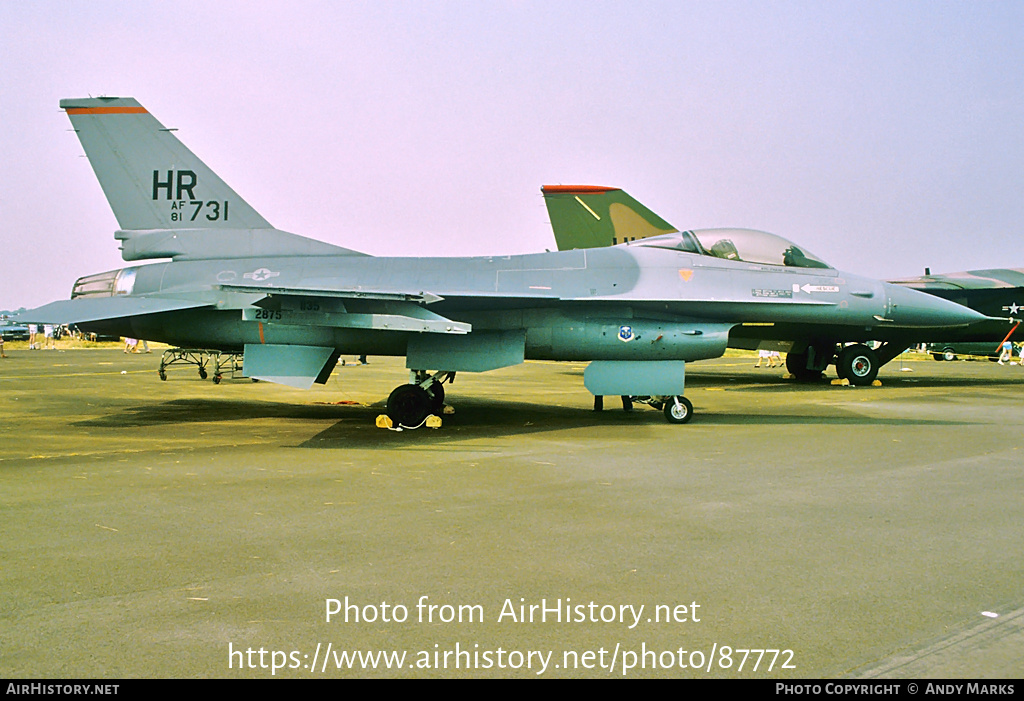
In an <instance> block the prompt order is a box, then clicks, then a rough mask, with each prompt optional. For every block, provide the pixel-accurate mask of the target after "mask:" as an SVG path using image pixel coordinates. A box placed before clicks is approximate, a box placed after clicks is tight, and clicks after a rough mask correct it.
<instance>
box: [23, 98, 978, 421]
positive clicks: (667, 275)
mask: <svg viewBox="0 0 1024 701" xmlns="http://www.w3.org/2000/svg"><path fill="white" fill-rule="evenodd" d="M61 107H62V108H64V109H65V110H66V112H67V114H68V116H69V118H70V119H71V122H72V125H73V126H74V129H75V131H76V132H77V134H78V136H79V138H80V140H81V142H82V145H83V147H84V148H85V152H86V155H87V156H88V158H89V160H90V162H91V164H92V166H93V169H94V170H95V172H96V175H97V177H98V178H99V181H100V184H101V186H102V188H103V191H104V193H105V194H106V196H107V199H108V200H109V202H110V205H111V207H112V209H113V210H114V214H115V216H116V217H117V221H118V224H119V225H120V230H118V231H117V232H116V233H115V235H114V237H115V239H117V240H118V241H120V242H121V251H122V257H123V258H124V260H126V261H128V262H130V263H132V265H130V266H129V267H126V268H123V269H121V270H114V271H110V272H105V273H100V274H96V275H89V276H86V277H83V278H80V279H79V280H78V281H77V282H76V283H75V285H74V288H73V290H72V294H71V297H72V298H71V299H70V300H67V301H61V302H54V303H51V304H48V305H45V306H43V307H40V308H38V309H35V310H31V311H29V312H26V313H24V314H23V315H22V316H23V318H24V319H26V320H31V321H36V322H46V323H76V324H78V325H79V327H81V328H83V329H91V330H95V331H97V332H99V333H116V334H120V335H124V336H130V337H134V338H147V339H151V340H158V341H164V342H167V343H170V344H173V345H176V346H181V347H186V348H204V349H211V350H213V349H217V350H222V351H232V352H244V372H245V374H246V375H248V376H250V377H253V378H258V379H264V380H270V381H273V382H281V383H285V384H288V385H292V386H296V387H306V388H308V387H310V386H311V385H312V384H313V383H314V382H319V383H324V382H326V380H327V378H328V376H329V375H330V374H331V371H332V369H333V367H334V365H335V364H336V362H337V359H338V357H339V355H340V354H342V353H345V354H359V355H362V354H369V355H404V356H405V357H406V365H407V367H408V368H409V369H410V378H409V382H408V383H407V384H402V385H400V386H398V387H397V388H396V389H395V390H394V391H393V392H392V393H391V395H390V397H389V398H388V402H387V415H388V416H389V417H390V418H391V420H392V421H393V423H394V424H397V425H399V426H406V427H415V426H418V425H421V424H422V423H423V422H424V421H425V419H426V418H427V417H428V416H429V415H430V414H432V413H437V412H438V411H439V410H440V408H441V406H442V403H443V399H444V391H443V383H444V382H446V381H450V380H451V379H452V378H453V377H454V374H455V373H456V372H482V371H486V370H492V369H495V368H501V367H506V366H511V365H516V364H518V363H522V362H523V361H524V359H542V360H571V361H591V362H590V365H589V366H588V367H587V369H586V372H585V374H584V385H585V386H586V387H587V389H589V390H590V391H591V392H593V393H594V394H595V395H606V394H607V395H616V394H617V395H623V396H629V397H633V398H640V400H641V401H645V402H647V403H649V404H651V405H652V406H655V407H657V408H661V409H663V410H664V412H665V416H666V417H667V419H668V420H669V421H671V422H675V423H685V422H686V421H688V420H689V419H690V418H691V416H692V414H693V407H692V405H691V404H690V402H689V401H688V400H687V399H686V398H685V397H684V396H683V394H684V377H685V366H686V363H687V362H688V361H694V360H702V359H706V358H715V357H718V356H721V355H722V354H723V353H724V351H725V349H726V346H727V345H728V343H729V337H730V333H733V332H734V330H737V329H741V328H747V327H754V328H759V329H764V328H766V327H781V328H784V329H785V330H786V333H787V334H794V335H797V336H800V337H801V338H803V339H806V340H807V343H806V344H805V347H806V349H807V350H806V351H805V354H804V355H805V358H804V366H805V367H804V370H805V371H808V372H813V371H815V370H816V369H818V368H819V366H820V363H821V360H822V356H824V355H826V354H827V355H828V357H829V358H831V357H832V348H833V347H834V345H835V343H836V342H838V341H865V340H868V339H874V340H883V341H889V342H891V343H895V344H897V345H899V344H904V343H905V342H907V341H908V340H909V341H910V342H912V341H913V339H914V338H917V337H918V336H920V335H921V334H922V331H923V330H926V329H928V328H930V327H949V326H956V325H969V324H971V323H973V322H976V321H979V320H981V319H984V318H985V317H984V316H983V315H981V314H979V313H977V312H974V311H971V310H969V309H966V308H964V307H962V306H960V305H958V304H955V303H952V302H948V301H946V300H942V299H939V298H937V297H933V296H930V295H926V294H923V293H920V292H916V291H914V290H910V289H906V288H903V287H898V286H894V285H889V284H886V283H883V282H880V281H877V280H872V279H869V278H864V277H859V276H855V275H849V274H847V273H842V272H839V271H838V270H835V269H833V268H831V267H829V266H828V265H826V264H825V263H823V262H822V261H820V260H819V259H817V258H816V257H814V256H813V255H812V254H810V253H809V252H808V251H807V250H806V249H801V248H798V247H797V246H795V245H794V244H792V243H791V242H789V241H786V240H785V239H782V238H780V237H776V236H772V235H770V234H763V233H760V232H751V231H743V230H729V231H724V232H722V234H721V236H720V237H718V239H717V240H715V241H709V242H704V241H699V240H698V239H697V238H696V237H695V236H694V234H692V233H690V232H683V233H679V232H675V233H669V234H666V235H663V236H658V237H653V238H649V239H645V240H644V241H642V242H639V243H641V244H642V245H629V246H626V245H619V246H612V247H610V248H602V249H594V250H570V251H559V252H553V253H540V254H533V255H517V256H487V257H476V258H391V257H373V256H368V255H364V254H361V253H357V252H356V251H352V250H349V249H346V248H340V247H337V246H333V245H329V244H326V243H322V242H319V241H315V240H312V239H308V238H303V237H301V236H297V235H295V234H290V233H287V232H284V231H281V230H279V229H276V228H274V227H273V226H271V225H270V224H269V223H268V222H267V221H266V220H265V219H263V217H261V216H260V215H259V214H258V213H257V212H256V211H255V210H254V209H253V208H252V207H251V206H250V205H249V204H248V203H246V202H245V201H244V200H242V199H241V198H240V197H239V196H238V195H237V194H236V193H235V192H234V191H233V190H232V189H231V188H230V187H228V185H227V184H225V183H224V182H223V181H222V180H221V179H220V178H219V177H218V176H217V175H215V174H214V173H213V171H211V170H210V169H209V168H208V167H207V166H206V165H205V164H204V163H203V162H202V161H200V160H199V159H198V158H197V157H196V156H195V155H194V154H193V153H192V152H191V151H189V150H188V149H187V148H186V147H185V146H184V145H183V144H182V143H181V142H180V141H179V140H178V139H177V137H176V136H175V135H174V134H173V133H172V132H171V131H170V130H168V129H166V128H165V127H164V126H163V125H161V124H160V122H158V121H157V120H156V119H155V118H154V117H153V116H152V115H150V114H149V112H147V111H146V109H144V108H143V107H142V106H141V105H140V104H139V103H138V102H136V101H135V100H134V99H131V98H95V99H94V98H88V99H86V98H83V99H72V100H62V101H61ZM151 260H160V262H148V263H140V262H141V261H151ZM854 348H856V351H851V352H850V353H849V354H848V357H845V360H844V363H845V365H847V366H849V367H848V368H847V369H846V372H847V373H848V374H852V375H853V376H854V377H859V375H858V372H859V370H858V369H857V368H858V367H859V365H858V362H861V361H863V357H864V356H865V354H866V353H869V352H870V351H868V349H867V348H866V347H865V346H860V345H858V346H854ZM818 349H822V350H821V352H820V353H816V351H817V350H818ZM872 367H873V366H872ZM874 371H875V372H877V368H875V369H874Z"/></svg>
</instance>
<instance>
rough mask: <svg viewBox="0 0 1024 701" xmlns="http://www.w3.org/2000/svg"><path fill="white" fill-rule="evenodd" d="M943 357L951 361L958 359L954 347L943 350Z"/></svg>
mask: <svg viewBox="0 0 1024 701" xmlns="http://www.w3.org/2000/svg"><path fill="white" fill-rule="evenodd" d="M942 359H943V360H947V361H949V362H953V361H954V360H956V351H954V350H953V349H952V348H946V349H945V350H943V351H942Z"/></svg>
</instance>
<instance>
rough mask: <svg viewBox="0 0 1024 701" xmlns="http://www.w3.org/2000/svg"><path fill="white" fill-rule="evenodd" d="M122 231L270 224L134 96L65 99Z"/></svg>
mask: <svg viewBox="0 0 1024 701" xmlns="http://www.w3.org/2000/svg"><path fill="white" fill-rule="evenodd" d="M60 106H61V108H62V109H64V110H65V111H66V112H67V114H68V118H69V119H70V120H71V124H72V126H73V127H74V128H75V131H76V132H77V133H78V138H79V140H80V141H81V142H82V147H83V148H84V149H85V155H86V156H87V157H88V158H89V163H90V164H91V165H92V168H93V170H94V171H95V172H96V177H97V178H98V179H99V181H100V187H102V188H103V192H104V194H105V195H106V196H107V201H108V202H109V203H110V207H111V209H113V210H114V216H115V217H116V218H117V223H118V224H119V225H120V226H121V229H123V230H125V231H133V230H152V229H270V228H273V227H271V225H270V224H269V223H268V222H267V220H266V219H264V218H263V217H261V216H260V215H259V214H258V213H257V212H256V210H254V209H253V208H252V207H251V206H250V205H249V203H247V202H246V201H245V200H243V199H242V198H241V197H239V196H238V194H237V193H236V192H235V191H234V190H232V189H231V188H230V187H229V186H228V185H227V183H225V182H224V181H223V180H221V179H220V177H218V176H217V175H216V174H215V173H214V172H213V171H212V170H210V168H209V167H208V166H207V165H206V164H205V163H203V162H202V161H201V160H199V158H198V157H197V156H196V155H195V154H194V153H192V151H190V150H189V149H188V148H187V147H186V146H185V145H184V144H183V143H181V141H179V140H178V138H177V137H176V136H175V135H174V133H173V132H172V131H171V130H170V129H167V128H166V127H164V125H163V124H161V123H160V122H159V121H157V119H156V118H155V117H154V116H153V115H151V114H150V113H149V112H148V111H147V110H146V108H144V107H143V106H142V105H140V104H139V103H138V102H137V101H136V100H134V99H133V98H130V97H99V98H79V99H70V100H61V101H60Z"/></svg>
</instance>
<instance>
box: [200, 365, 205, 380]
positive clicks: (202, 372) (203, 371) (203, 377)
mask: <svg viewBox="0 0 1024 701" xmlns="http://www.w3.org/2000/svg"><path fill="white" fill-rule="evenodd" d="M199 379H200V380H205V379H206V368H199Z"/></svg>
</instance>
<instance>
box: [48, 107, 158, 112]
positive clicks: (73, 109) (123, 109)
mask: <svg viewBox="0 0 1024 701" xmlns="http://www.w3.org/2000/svg"><path fill="white" fill-rule="evenodd" d="M65 111H66V112H67V113H68V114H147V110H146V108H145V107H68V108H67V109H66V110H65Z"/></svg>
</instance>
